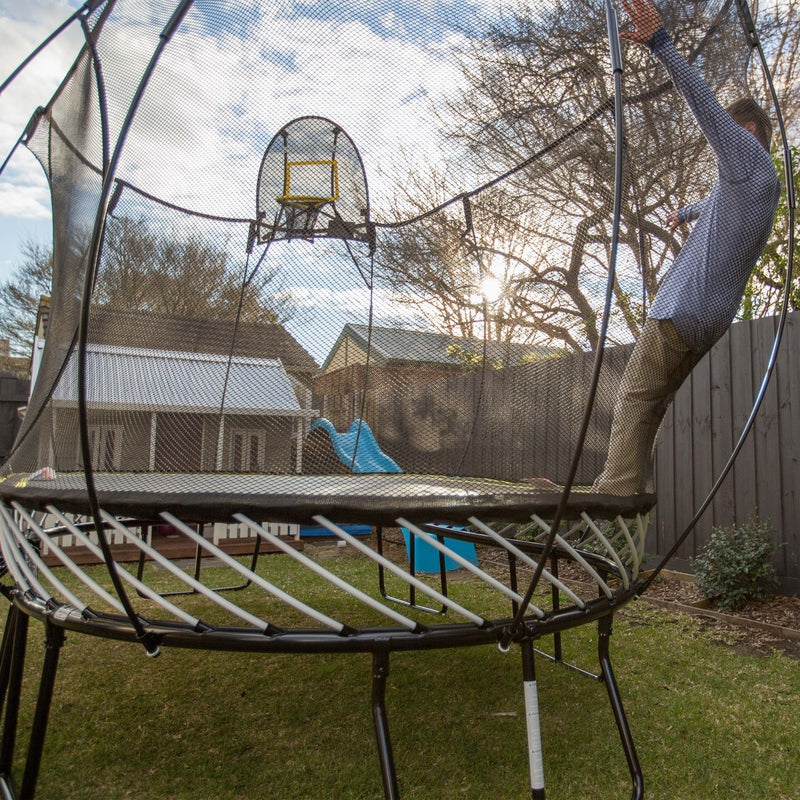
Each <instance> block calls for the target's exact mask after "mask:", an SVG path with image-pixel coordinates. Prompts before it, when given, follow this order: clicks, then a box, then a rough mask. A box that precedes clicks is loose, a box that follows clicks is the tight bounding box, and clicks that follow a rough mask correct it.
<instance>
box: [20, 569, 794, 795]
mask: <svg viewBox="0 0 800 800" xmlns="http://www.w3.org/2000/svg"><path fill="white" fill-rule="evenodd" d="M269 559H270V562H269V564H268V566H267V568H268V569H269V570H270V573H271V574H272V573H274V572H276V571H277V572H278V574H279V576H280V579H281V580H282V581H283V582H284V583H285V585H287V586H295V587H296V586H297V585H299V584H300V582H301V581H305V582H306V583H307V584H308V585H307V586H306V587H304V588H305V589H306V591H305V597H304V599H308V600H309V601H310V602H312V603H313V602H314V600H315V598H316V597H318V593H322V592H325V591H327V593H328V597H327V598H326V599H327V600H328V601H331V602H332V603H333V605H334V606H335V608H336V609H337V611H338V612H340V613H342V614H343V615H345V616H347V615H348V614H349V615H350V616H353V617H355V618H359V617H361V616H364V613H363V612H362V611H361V610H360V609H357V608H355V607H354V604H353V602H352V601H351V600H349V598H348V597H347V596H346V595H342V596H341V597H340V596H338V595H337V596H336V597H334V598H331V597H330V593H331V590H330V588H328V589H325V588H324V587H323V585H321V584H318V583H316V582H314V581H310V580H308V577H307V576H303V574H302V573H301V572H298V571H297V570H296V568H295V566H294V565H292V564H289V563H287V559H285V558H284V557H283V556H270V557H269ZM336 568H337V571H339V572H340V573H343V574H346V575H348V576H349V577H351V578H353V579H354V580H356V579H360V580H362V581H366V580H369V581H372V582H373V583H374V567H372V568H371V567H369V565H367V564H365V563H364V562H363V561H361V560H359V559H338V560H337V564H336ZM97 574H98V575H99V576H101V577H102V572H98V573H97ZM204 574H205V573H204ZM207 575H208V580H209V581H210V582H212V583H213V581H214V580H216V579H219V580H222V581H223V582H224V581H227V580H228V577H229V576H225V575H223V574H222V571H220V574H219V575H215V574H214V573H213V571H212V570H209V571H208V573H207ZM162 580H164V582H165V585H166V583H168V582H169V581H168V580H167V579H166V578H164V579H162ZM276 580H277V578H276ZM452 590H453V593H454V594H456V595H459V594H462V595H470V599H471V600H472V601H473V602H474V601H475V599H476V597H477V599H478V600H480V599H481V596H480V592H481V590H480V589H478V588H476V587H475V586H474V585H473V584H471V583H470V582H466V581H453V584H452ZM248 591H249V590H248ZM475 593H477V595H476V594H475ZM263 602H264V603H265V604H266V605H269V603H268V602H267V601H263ZM486 603H487V604H490V599H489V598H488V596H487V599H486ZM191 604H192V605H194V606H195V609H194V610H195V612H196V613H200V614H203V612H204V611H205V612H207V610H208V603H207V601H205V600H203V599H202V598H195V599H192V600H191ZM326 610H327V609H326ZM206 615H207V616H213V614H208V613H206ZM366 618H367V619H369V618H370V615H369V614H366ZM42 645H43V629H42V626H41V624H39V623H37V622H35V621H32V622H31V633H30V647H29V661H28V674H27V677H26V682H25V687H24V691H25V702H24V708H23V723H24V724H27V723H28V722H29V720H30V716H31V713H32V703H33V698H34V696H35V691H36V682H37V680H38V677H37V675H36V669H37V667H38V664H39V663H40V659H41V654H42V650H43V647H42ZM542 646H543V647H544V648H547V647H549V646H550V642H549V641H545V642H543V643H542ZM564 647H565V657H566V658H568V659H569V660H572V661H575V662H577V663H579V664H581V665H582V666H585V667H588V668H592V669H594V668H595V665H596V658H595V655H594V654H595V647H596V629H595V627H594V626H587V627H585V628H582V629H577V630H573V631H570V632H568V633H567V634H565V636H564ZM611 648H612V650H611V652H612V659H613V663H614V668H615V671H616V675H617V678H618V681H619V684H620V688H621V691H622V695H623V700H624V701H625V706H626V710H627V713H628V718H629V722H630V724H631V728H632V731H633V735H634V739H635V741H636V745H637V749H638V753H639V757H640V760H641V762H642V767H643V771H644V776H645V787H646V788H645V797H646V798H648V800H711V798H747V800H790V799H791V800H797V798H798V797H800V759H798V757H797V742H798V740H800V713H798V710H799V709H800V702H798V701H800V668H799V667H800V665H798V662H797V661H793V660H791V659H788V658H786V657H784V656H781V655H777V654H776V655H775V656H772V657H769V658H759V657H748V656H742V655H739V654H737V653H735V652H734V651H733V650H732V649H731V648H728V647H725V646H724V645H720V644H719V643H716V642H714V641H712V639H711V636H710V634H709V633H707V632H705V631H704V630H703V629H702V628H701V626H700V625H699V624H698V623H697V622H695V621H694V620H692V619H690V618H688V617H682V616H675V615H667V614H664V613H662V612H656V611H654V610H652V609H651V608H650V607H648V606H647V605H645V604H643V603H639V602H636V603H631V604H629V605H628V606H626V607H625V608H624V609H623V610H622V611H621V612H620V613H619V614H618V615H617V620H616V622H615V629H614V635H613V637H612V643H611ZM537 678H538V682H539V691H540V706H541V712H542V732H543V739H544V757H545V777H546V781H547V796H548V800H562V799H563V800H567V799H569V800H606V798H608V800H611V798H614V799H615V800H616V799H617V798H627V797H629V796H630V780H629V777H628V772H627V767H626V765H625V761H624V757H623V754H622V750H621V748H620V745H619V740H618V738H617V733H616V728H615V726H614V722H613V718H612V716H611V711H610V708H609V705H608V701H607V697H606V692H605V688H604V686H603V685H602V684H601V683H600V682H598V681H593V680H591V679H588V678H585V677H582V676H580V675H578V674H576V673H574V672H572V671H569V670H567V669H565V668H564V667H563V666H559V665H554V664H551V663H549V662H547V661H545V660H543V659H538V660H537ZM370 680H371V662H370V658H369V656H365V655H321V656H295V655H263V654H237V653H211V652H204V651H182V650H166V651H165V652H164V653H163V655H162V656H161V657H160V658H158V659H155V660H151V659H148V658H147V657H146V656H145V655H144V652H143V650H142V648H141V647H140V646H138V645H133V644H127V643H120V642H112V641H109V640H103V639H96V638H93V637H87V636H83V635H79V634H72V633H68V634H67V642H66V644H65V647H64V649H63V651H62V659H61V665H60V669H59V676H58V681H57V684H56V695H55V699H54V703H53V709H52V714H51V721H50V729H49V731H48V737H47V743H46V748H45V754H44V760H43V764H42V771H41V775H40V779H39V787H38V792H37V798H38V800H70V799H71V798H76V799H77V798H80V799H81V800H93V799H94V798H97V799H98V800H99V799H100V798H102V800H109V798H114V800H116V799H117V798H136V799H137V800H150V798H170V800H173V799H174V800H184V799H185V800H189V798H192V800H197V799H198V798H199V799H200V800H206V799H207V798H219V799H220V800H233V799H234V798H236V800H245V799H247V800H253V799H254V798H262V797H263V798H267V797H269V798H281V800H300V799H301V798H302V799H303V800H306V799H307V798H309V797H321V798H341V799H343V800H380V798H382V797H383V793H382V789H381V780H380V773H379V768H378V758H377V753H376V747H375V743H374V739H373V733H372V721H371V713H370ZM387 704H388V715H389V721H390V724H391V729H392V739H393V745H394V755H395V761H396V765H397V770H398V776H399V783H400V792H401V796H402V797H403V798H404V800H406V799H413V798H430V800H451V799H452V800H455V799H456V798H480V799H481V800H494V799H495V798H496V799H497V800H500V799H501V798H502V800H513V799H514V798H520V800H521V799H522V798H527V797H529V796H530V791H529V788H528V766H527V756H526V742H525V714H524V708H523V698H522V685H521V666H520V657H519V651H518V649H516V648H512V650H511V652H510V653H509V654H507V655H503V654H501V653H500V652H499V651H498V650H497V648H495V647H477V648H464V649H457V650H446V651H441V650H440V651H432V652H422V653H398V654H395V655H393V656H392V661H391V673H390V676H389V685H388V692H387ZM20 738H21V739H22V740H23V741H22V742H18V750H20V753H19V756H18V758H17V767H18V769H19V771H20V772H21V769H22V752H21V750H22V744H24V741H25V740H26V736H25V733H24V731H23V732H22V733H21V735H20Z"/></svg>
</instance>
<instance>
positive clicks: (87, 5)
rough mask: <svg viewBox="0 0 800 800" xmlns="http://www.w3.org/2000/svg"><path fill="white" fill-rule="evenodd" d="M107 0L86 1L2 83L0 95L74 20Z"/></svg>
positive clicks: (92, 11)
mask: <svg viewBox="0 0 800 800" xmlns="http://www.w3.org/2000/svg"><path fill="white" fill-rule="evenodd" d="M107 2H108V0H87V2H85V3H84V4H83V5H82V6H81V7H80V8H79V9H78V10H77V11H76V12H75V13H74V14H73V15H72V16H70V17H68V18H67V19H65V20H64V22H62V23H61V24H60V25H59V26H58V27H57V28H56V29H55V30H54V31H53V32H52V33H51V34H50V35H49V36H48V37H47V38H46V39H45V40H44V41H43V42H42V43H41V44H40V45H38V46H37V47H36V48H34V49H33V50H32V51H31V53H30V55H28V56H27V58H25V60H24V61H22V63H21V64H20V65H19V66H18V67H17V68H16V69H15V70H14V71H13V72H12V73H11V74H10V75H9V76H8V77H7V78H6V79H5V80H4V81H3V83H2V85H0V94H2V93H3V92H4V91H5V90H6V89H7V88H8V86H9V84H10V83H11V82H12V81H13V80H14V79H15V78H16V77H17V75H19V74H20V72H22V70H24V69H25V67H27V66H28V64H30V63H31V61H33V59H34V58H36V56H38V55H39V53H41V52H42V50H44V48H45V47H47V46H48V45H49V44H50V43H51V42H52V41H53V40H54V39H56V38H58V37H59V36H60V35H61V34H62V33H63V32H64V31H65V30H66V29H67V28H68V27H69V26H70V25H72V23H73V22H75V20H76V19H81V20H85V19H86V17H88V16H89V15H90V14H92V13H94V12H95V11H96V10H97V9H98V8H99V7H100V6H101V5H103V4H104V3H107Z"/></svg>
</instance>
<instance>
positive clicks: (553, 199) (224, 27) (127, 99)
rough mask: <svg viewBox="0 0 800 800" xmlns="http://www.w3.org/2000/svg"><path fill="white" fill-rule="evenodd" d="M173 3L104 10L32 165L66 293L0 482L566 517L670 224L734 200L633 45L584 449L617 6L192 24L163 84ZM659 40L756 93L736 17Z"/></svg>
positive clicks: (605, 237)
mask: <svg viewBox="0 0 800 800" xmlns="http://www.w3.org/2000/svg"><path fill="white" fill-rule="evenodd" d="M174 6H175V4H174V3H173V2H150V1H149V0H148V2H141V0H117V2H114V3H101V4H100V5H99V6H98V8H97V9H96V10H95V11H94V12H93V13H92V14H91V16H90V18H89V20H88V25H87V28H88V29H90V30H93V31H94V41H93V43H92V47H89V46H87V48H86V49H85V50H84V51H83V53H82V54H81V55H80V57H79V58H78V60H77V61H76V63H75V64H74V66H73V68H72V70H71V71H70V73H69V74H68V76H67V77H66V79H65V81H64V82H63V84H62V86H61V88H60V89H59V91H58V93H57V94H56V96H55V97H54V98H53V100H52V101H51V102H50V103H49V104H48V105H47V106H46V108H44V109H43V111H42V112H41V117H40V119H39V123H38V126H37V128H36V130H35V133H34V135H33V136H32V137H31V138H30V140H29V142H28V145H29V147H30V149H31V150H32V151H33V152H34V153H35V154H36V156H37V157H38V159H39V160H40V161H41V164H42V166H43V168H44V169H45V171H46V174H47V177H48V180H49V183H50V187H51V191H52V203H53V214H54V230H55V239H54V251H55V264H56V269H55V275H54V282H53V292H52V304H51V314H50V322H49V328H48V330H47V337H46V347H45V350H44V355H43V358H42V362H41V367H40V369H39V372H38V376H37V380H36V383H35V389H34V392H33V396H32V398H31V402H30V405H29V408H28V412H27V415H26V417H25V420H24V425H23V428H22V430H21V432H20V436H19V438H18V440H17V445H16V449H15V451H14V453H13V455H12V457H11V459H10V460H9V462H8V463H7V464H6V465H5V467H4V468H3V470H4V472H3V475H5V476H9V475H12V474H13V475H27V474H30V473H33V472H35V471H36V470H39V469H41V468H43V467H50V468H52V469H53V470H54V471H55V473H56V475H57V479H56V481H54V482H51V483H50V484H49V486H50V487H51V489H52V490H54V489H53V488H52V487H55V486H56V485H57V484H58V480H60V479H61V478H63V477H65V476H69V475H75V476H78V478H80V475H81V474H82V471H83V470H84V469H86V468H87V467H88V468H91V470H92V471H93V472H94V473H96V475H98V476H102V475H112V476H116V478H115V480H116V483H115V485H121V486H125V485H126V484H125V479H124V478H125V476H133V474H134V473H136V474H142V473H153V474H154V475H156V476H157V477H158V482H157V483H158V486H159V487H161V490H163V491H165V492H169V491H170V490H171V487H174V490H175V491H176V492H177V491H180V492H182V493H184V494H186V495H191V494H192V492H196V494H197V497H198V503H202V502H203V499H202V498H204V497H208V496H209V495H208V491H209V489H208V487H209V483H208V479H209V475H215V476H216V483H215V484H214V485H215V486H216V487H217V491H218V492H220V493H225V492H226V491H234V490H235V487H236V485H237V484H236V481H237V478H238V476H241V475H243V474H250V475H258V476H261V480H260V482H259V483H258V487H259V489H258V491H262V492H263V493H265V494H268V493H269V492H270V491H272V487H274V486H277V485H278V484H277V483H275V482H276V481H279V480H281V481H284V480H285V478H286V476H304V475H305V476H307V475H339V474H341V473H370V474H371V473H376V472H378V473H379V472H402V473H404V474H416V475H439V476H448V477H455V476H458V477H469V478H472V479H474V481H475V482H477V484H479V485H480V484H481V483H483V485H484V486H485V488H486V491H487V492H489V493H491V491H493V490H494V487H495V485H496V484H495V483H494V482H496V481H507V482H525V481H533V484H532V485H533V486H535V487H536V489H537V491H545V492H546V491H553V492H555V491H557V490H558V484H561V483H563V482H564V481H566V480H567V479H568V478H569V476H570V467H571V465H572V463H573V459H575V458H577V459H578V460H577V471H576V473H575V476H574V479H575V482H576V483H577V484H579V485H583V486H587V487H588V486H591V484H592V483H593V481H595V480H596V479H597V477H598V475H600V473H601V471H602V469H603V465H604V464H605V462H606V458H607V454H608V443H609V436H610V431H611V422H612V416H613V408H614V403H615V398H616V396H617V389H618V387H619V385H620V381H621V376H622V373H623V370H624V368H625V365H626V363H627V361H628V357H629V355H630V352H631V348H632V344H633V342H634V340H635V339H637V338H638V337H639V335H640V332H641V330H642V326H643V324H644V319H645V317H646V315H647V314H648V312H649V311H650V310H651V306H652V302H653V299H654V298H655V296H656V293H657V291H658V289H659V286H660V285H661V283H662V282H663V280H664V275H665V274H666V273H667V270H668V267H669V265H670V264H671V263H672V262H673V260H674V257H675V254H676V253H677V252H678V250H679V248H680V246H681V244H683V242H684V240H685V239H686V237H687V235H688V231H689V226H682V227H680V228H678V229H677V230H676V231H674V232H672V231H669V230H668V229H667V228H665V226H664V216H665V214H666V211H667V210H669V209H671V208H680V207H683V206H685V205H687V204H688V203H689V202H691V201H694V200H698V199H700V198H701V197H704V196H705V195H706V194H708V192H709V190H710V189H711V188H712V186H713V184H714V182H715V180H716V178H717V163H716V155H715V153H714V151H712V150H711V149H710V148H709V147H708V145H707V143H706V140H705V138H704V137H703V136H702V135H701V133H700V131H699V129H698V127H697V124H696V122H695V118H694V114H693V112H692V110H691V109H690V108H689V106H688V105H687V104H686V103H685V102H684V100H683V99H682V98H681V97H680V96H679V95H678V93H677V92H676V90H675V88H674V86H673V82H672V81H671V80H670V77H669V76H668V74H667V72H666V71H665V69H664V66H663V65H662V64H660V63H659V62H658V60H657V59H656V58H654V57H652V56H651V55H650V53H648V52H647V50H646V49H645V48H635V47H632V46H628V47H626V48H625V69H624V73H623V77H622V83H623V95H624V98H625V102H624V124H625V129H626V149H625V157H624V164H623V182H622V186H623V190H622V204H621V212H620V225H619V237H620V238H619V242H620V246H619V254H618V258H617V261H616V264H615V266H616V275H615V277H614V278H613V279H611V281H612V283H611V293H612V296H611V300H612V302H611V316H610V321H609V329H608V337H607V341H606V342H605V345H606V352H605V357H604V359H603V362H602V369H601V371H600V374H599V380H598V384H597V393H596V397H595V398H594V403H593V407H592V408H591V410H590V416H589V421H588V427H587V428H586V436H585V442H584V441H583V439H582V437H581V435H580V434H581V430H582V424H583V421H584V417H585V414H587V406H588V404H589V403H590V400H591V398H592V395H591V394H590V389H591V383H592V376H593V370H594V365H595V363H596V355H597V351H598V350H599V349H600V348H602V347H603V345H604V342H603V339H602V320H603V305H604V301H605V294H606V287H607V285H608V283H609V280H610V274H611V273H610V271H611V267H612V258H611V255H612V253H611V249H612V233H613V231H612V226H613V221H614V220H613V216H614V215H613V206H614V168H615V121H614V82H613V78H612V70H611V62H610V58H609V43H608V37H607V34H606V11H605V8H604V6H603V4H601V3H597V2H594V3H589V2H584V1H583V0H566V2H564V3H560V4H558V6H557V7H556V6H552V5H551V4H549V3H537V4H526V3H515V4H512V5H510V6H509V5H508V4H502V5H501V4H500V3H493V2H488V1H487V2H476V3H462V2H443V3H437V4H434V5H433V6H431V7H429V5H428V4H418V3H403V2H401V3H391V4H389V3H382V2H381V3H373V4H353V3H347V2H338V1H336V2H331V3H326V4H324V8H321V7H320V6H319V4H311V3H302V2H284V1H283V0H262V2H255V3H253V2H249V3H246V4H245V3H240V2H236V0H228V1H227V2H210V1H203V0H198V2H195V3H194V4H193V5H192V6H191V8H190V9H189V10H188V12H187V13H186V15H185V17H184V18H183V20H182V22H181V23H180V25H179V26H178V27H177V29H175V30H174V31H173V32H172V35H171V37H170V38H169V39H168V41H166V45H165V46H164V48H163V51H162V52H161V53H160V55H159V58H158V59H157V62H156V63H155V67H154V69H153V70H152V73H150V72H149V71H148V64H149V63H150V60H151V57H152V55H153V54H154V53H155V52H156V51H157V49H158V47H159V43H160V42H162V41H164V40H163V39H162V38H161V34H162V31H163V30H164V29H165V26H166V25H167V24H168V22H169V21H170V18H171V16H172V14H173V12H174ZM663 18H664V23H665V27H666V29H667V30H669V31H670V34H671V36H672V38H673V39H674V41H675V42H676V45H677V48H678V50H679V51H680V53H681V54H682V55H683V56H685V58H686V59H687V60H688V61H689V62H690V63H691V64H692V65H693V66H694V67H695V68H697V69H698V70H699V71H700V72H701V73H702V75H703V76H704V78H705V80H706V81H707V83H708V84H709V85H710V86H711V88H712V89H713V91H714V92H715V93H716V95H717V97H718V98H719V99H720V102H723V103H727V102H728V101H730V100H733V99H734V98H737V97H739V96H742V95H745V94H748V93H750V90H752V89H753V87H755V88H756V89H757V88H758V86H759V85H760V83H759V80H758V76H754V75H753V74H752V72H753V70H752V69H751V68H750V64H749V54H750V48H749V46H748V43H747V41H746V37H745V36H744V34H743V29H742V26H741V22H740V19H739V13H738V10H737V7H736V5H735V4H733V3H730V2H724V3H723V2H717V0H709V2H700V3H691V4H675V6H674V7H673V8H671V9H668V10H666V11H665V12H664V15H663ZM92 48H94V49H92ZM143 76H147V80H146V81H145V82H144V83H142V86H143V92H142V93H141V95H139V94H138V92H139V89H140V82H141V81H142V78H143ZM748 83H749V84H751V86H750V87H748ZM134 101H136V102H134ZM132 103H133V104H134V106H135V109H136V113H135V115H134V116H133V118H132V121H131V124H130V127H128V126H127V124H126V119H127V117H128V114H129V109H130V108H131V107H132ZM118 143H119V144H121V145H122V146H121V147H119V149H117V148H118ZM109 163H111V164H112V166H113V174H112V175H110V176H109V174H108V171H107V167H108V165H109ZM106 177H107V178H108V180H109V186H108V187H107V189H106V190H104V179H105V178H106ZM367 185H368V186H369V194H368V193H367ZM106 199H107V203H106V202H105V201H106ZM106 206H107V208H106ZM99 209H101V211H98V210H99ZM100 223H102V225H103V226H104V228H103V229H102V230H103V234H102V238H99V230H100V227H99V224H100ZM717 233H718V234H719V233H720V232H719V231H718V232H717ZM95 251H99V255H98V258H97V263H96V270H92V268H91V265H92V264H93V257H94V254H95ZM84 297H87V298H88V299H87V304H86V320H85V322H86V324H85V339H86V348H85V356H84V358H83V359H80V358H79V351H80V347H79V346H78V344H79V340H80V331H81V324H80V323H81V301H82V298H84ZM734 311H735V309H734ZM81 369H82V370H83V371H84V372H85V387H86V396H85V400H86V402H85V413H86V424H87V431H88V436H87V440H88V441H87V446H86V447H85V448H84V449H82V448H81V444H80V436H79V415H80V413H81V409H80V403H79V396H80V386H81V379H80V377H81ZM320 420H327V423H323V422H320ZM359 421H363V423H366V424H361V423H359ZM354 423H355V427H353V425H354ZM630 433H631V432H630V431H627V434H628V435H630ZM87 460H88V462H89V463H88V464H87ZM35 484H36V481H35V480H32V481H30V485H31V486H33V485H35ZM7 485H8V483H7V484H6V486H7ZM138 485H139V484H137V482H136V481H135V480H133V477H131V481H130V483H129V484H128V487H129V492H130V494H132V495H136V494H137V492H139V489H137V486H138ZM281 485H284V484H281ZM315 485H321V484H315ZM148 486H150V487H151V489H152V484H150V483H149V484H148ZM638 488H642V487H635V488H633V489H630V488H629V489H625V490H623V491H621V492H619V493H621V494H633V493H635V492H636V491H637V489H638ZM48 491H50V489H49V490H48ZM375 491H376V492H380V491H381V488H380V485H378V484H376V490H375ZM432 491H435V489H433V490H432ZM51 493H52V491H51ZM257 493H258V492H254V494H257Z"/></svg>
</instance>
